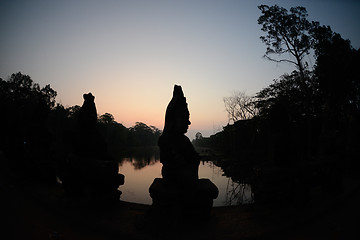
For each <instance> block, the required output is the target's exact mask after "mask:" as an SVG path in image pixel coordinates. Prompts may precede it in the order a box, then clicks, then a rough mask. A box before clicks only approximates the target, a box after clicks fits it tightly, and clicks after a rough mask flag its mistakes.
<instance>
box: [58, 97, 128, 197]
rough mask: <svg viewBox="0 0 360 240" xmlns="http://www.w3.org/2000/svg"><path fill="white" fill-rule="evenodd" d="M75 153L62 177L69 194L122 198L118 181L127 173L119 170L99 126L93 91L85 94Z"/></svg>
mask: <svg viewBox="0 0 360 240" xmlns="http://www.w3.org/2000/svg"><path fill="white" fill-rule="evenodd" d="M83 97H84V103H83V105H82V106H81V109H80V112H79V116H78V122H77V126H76V134H75V136H74V146H73V153H72V154H71V155H70V156H69V157H68V160H67V163H66V167H65V168H66V169H65V171H64V172H65V173H64V174H63V177H62V179H61V180H62V182H63V187H64V190H65V193H66V194H67V195H69V196H73V197H74V196H80V197H88V199H89V200H101V201H102V200H105V201H107V200H111V201H113V202H117V201H119V200H120V195H121V191H118V187H119V185H123V184H124V180H125V177H124V175H122V174H119V173H118V165H117V162H116V161H114V160H113V159H112V158H111V157H110V156H109V155H108V153H107V145H106V142H105V139H103V137H102V136H101V134H100V133H99V132H98V129H97V111H96V106H95V102H94V99H95V97H94V96H93V95H92V94H91V93H88V94H84V95H83Z"/></svg>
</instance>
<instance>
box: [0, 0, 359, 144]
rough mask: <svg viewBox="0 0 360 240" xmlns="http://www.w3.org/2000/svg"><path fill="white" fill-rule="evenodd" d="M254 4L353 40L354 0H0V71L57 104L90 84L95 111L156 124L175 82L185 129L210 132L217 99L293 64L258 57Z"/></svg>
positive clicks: (219, 121) (216, 123) (262, 82)
mask: <svg viewBox="0 0 360 240" xmlns="http://www.w3.org/2000/svg"><path fill="white" fill-rule="evenodd" d="M261 4H267V5H274V4H277V5H279V6H282V7H285V8H288V9H289V8H290V7H292V6H304V7H306V8H307V10H308V14H309V17H308V19H309V20H315V21H319V22H320V24H323V25H330V26H331V28H332V29H333V31H335V32H338V33H340V34H341V36H342V37H343V38H345V39H350V40H351V43H352V46H353V47H355V48H359V47H360V27H359V23H360V14H359V12H360V1H356V0H354V1H351V0H302V1H300V0H292V1H291V0H290V1H289V0H288V1H282V0H277V1H271V0H270V1H257V0H237V1H235V0H234V1H228V0H217V1H212V0H182V1H171V0H168V1H165V0H163V1H158V0H154V1H151V0H142V1H138V0H133V1H131V0H128V1H121V0H112V1H100V0H99V1H90V0H86V1H79V0H71V1H56V0H54V1H51V0H47V1H30V0H28V1H25V0H24V1H17V0H8V1H2V0H0V11H1V14H0V30H1V37H0V77H1V78H3V79H7V78H8V76H9V75H11V74H12V73H15V72H19V71H21V72H22V73H23V74H27V75H30V76H31V78H32V79H33V80H34V82H37V83H39V84H40V85H41V86H45V85H46V84H50V85H51V87H52V88H53V89H54V90H56V91H57V93H58V96H57V98H56V101H57V102H58V103H61V104H63V105H64V106H73V105H81V104H82V102H83V99H82V95H83V93H87V92H92V93H93V95H95V102H96V106H97V110H98V113H99V114H103V113H106V112H108V113H111V114H113V115H114V117H115V120H116V121H117V122H120V123H122V124H124V125H125V126H126V127H131V126H133V125H134V124H135V122H137V121H140V122H144V123H146V124H147V125H154V126H156V127H158V128H160V129H162V128H163V122H164V114H165V109H166V106H167V104H168V102H169V101H170V99H171V96H172V90H173V85H174V84H179V85H181V86H182V87H183V91H184V94H185V96H186V98H187V102H188V105H189V110H190V113H191V116H190V117H191V119H190V120H191V122H192V125H191V126H190V130H189V134H188V136H189V137H190V139H193V138H194V135H195V133H196V132H198V131H200V132H201V133H203V135H204V136H210V135H211V134H213V133H215V132H217V131H219V130H221V129H222V126H225V125H226V124H227V123H228V120H227V114H226V112H225V107H224V103H223V97H226V96H230V95H231V94H232V92H233V91H246V93H247V94H249V95H252V94H254V93H256V92H258V91H260V90H261V89H262V88H264V87H266V86H268V85H269V84H270V83H271V82H272V80H273V79H274V78H278V77H279V76H280V75H282V74H284V73H290V72H291V71H292V70H294V67H293V66H291V65H287V64H276V63H273V62H269V61H267V60H265V59H264V58H262V56H263V55H264V53H265V50H266V47H265V45H264V44H263V43H262V42H261V40H260V39H259V37H260V36H261V35H264V33H263V32H262V31H261V26H260V25H258V23H257V19H258V17H259V16H260V10H259V9H258V8H257V6H258V5H261ZM309 61H310V63H312V64H313V63H314V62H313V61H311V59H310V58H309Z"/></svg>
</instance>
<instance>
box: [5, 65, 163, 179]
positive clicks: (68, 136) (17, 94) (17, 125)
mask: <svg viewBox="0 0 360 240" xmlns="http://www.w3.org/2000/svg"><path fill="white" fill-rule="evenodd" d="M55 97H56V91H55V90H53V89H52V88H51V87H50V85H46V86H45V87H42V88H41V87H40V86H39V84H37V83H34V82H33V80H32V79H31V78H30V76H28V75H24V74H22V73H20V72H19V73H16V74H12V75H11V76H10V77H9V78H8V79H7V80H3V79H0V112H1V116H2V117H1V118H0V128H1V129H0V132H1V138H0V151H1V154H4V155H5V157H6V159H8V161H6V162H4V163H3V164H6V165H8V166H9V167H10V168H12V169H16V170H17V171H19V172H28V173H30V172H31V173H32V175H34V176H44V175H46V176H49V177H52V176H53V175H54V174H53V172H54V171H55V169H56V164H57V163H58V162H59V161H60V160H61V161H63V160H64V159H66V158H67V157H68V156H69V155H71V154H72V153H73V152H74V146H75V145H76V144H75V143H74V139H75V138H76V134H77V133H76V127H77V125H78V118H79V113H80V110H81V107H80V106H78V105H75V106H71V107H64V106H63V105H61V104H58V103H56V101H55ZM97 131H98V132H99V137H100V138H103V140H104V142H105V143H106V146H107V151H108V153H109V154H110V155H111V156H112V157H114V158H120V157H121V156H123V155H124V153H125V152H129V151H128V150H129V149H131V148H134V147H143V146H157V139H158V138H159V136H160V134H161V131H160V130H159V129H157V128H156V127H154V126H147V125H146V124H145V123H141V122H136V123H135V125H134V126H133V127H130V128H126V127H125V126H123V125H122V124H121V123H117V122H116V121H115V120H114V117H113V116H112V115H111V114H110V113H105V114H103V115H101V116H98V121H97ZM46 176H45V177H46Z"/></svg>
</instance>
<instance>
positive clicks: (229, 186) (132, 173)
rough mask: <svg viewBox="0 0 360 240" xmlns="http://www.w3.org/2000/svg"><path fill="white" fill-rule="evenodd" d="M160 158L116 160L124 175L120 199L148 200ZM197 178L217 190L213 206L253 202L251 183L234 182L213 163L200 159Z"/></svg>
mask: <svg viewBox="0 0 360 240" xmlns="http://www.w3.org/2000/svg"><path fill="white" fill-rule="evenodd" d="M161 167H162V164H161V163H160V159H157V158H156V157H155V156H152V157H147V158H136V157H126V158H122V160H121V161H120V162H119V173H121V174H124V175H125V184H124V185H122V186H120V187H119V190H121V191H122V195H121V200H123V201H127V202H134V203H141V204H148V205H150V204H151V203H152V200H151V197H150V194H149V187H150V185H151V183H152V182H153V180H154V179H155V178H161ZM199 178H208V179H210V180H211V181H212V182H213V183H214V184H215V185H216V186H217V187H218V189H219V196H218V198H217V199H215V200H214V206H230V205H239V204H249V203H252V202H253V195H252V191H251V186H250V185H249V184H241V183H236V182H233V181H232V180H231V178H229V177H226V176H225V175H224V172H223V170H222V169H221V168H220V167H218V166H216V165H215V164H214V163H213V162H211V161H208V162H201V163H200V166H199Z"/></svg>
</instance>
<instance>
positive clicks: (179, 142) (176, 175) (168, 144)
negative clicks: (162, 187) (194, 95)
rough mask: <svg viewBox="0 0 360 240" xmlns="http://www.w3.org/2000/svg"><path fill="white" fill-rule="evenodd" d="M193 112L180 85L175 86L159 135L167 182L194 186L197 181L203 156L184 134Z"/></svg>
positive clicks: (163, 171) (163, 168)
mask: <svg viewBox="0 0 360 240" xmlns="http://www.w3.org/2000/svg"><path fill="white" fill-rule="evenodd" d="M189 117H190V113H189V110H188V107H187V103H186V98H185V97H184V94H183V92H182V89H181V86H177V85H175V87H174V92H173V97H172V99H171V101H170V103H169V105H168V107H167V109H166V114H165V126H164V130H163V133H162V135H161V136H160V138H159V147H160V161H161V163H162V164H163V167H162V176H163V179H164V180H165V181H169V182H172V183H175V184H177V185H182V186H186V187H189V186H194V183H196V181H197V180H198V178H199V177H198V170H199V163H200V158H199V155H198V153H197V152H196V151H195V149H194V147H193V145H192V144H191V142H190V140H189V138H188V137H186V136H185V135H184V134H185V133H186V132H187V130H188V126H189V125H190V124H191V122H190V120H189Z"/></svg>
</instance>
